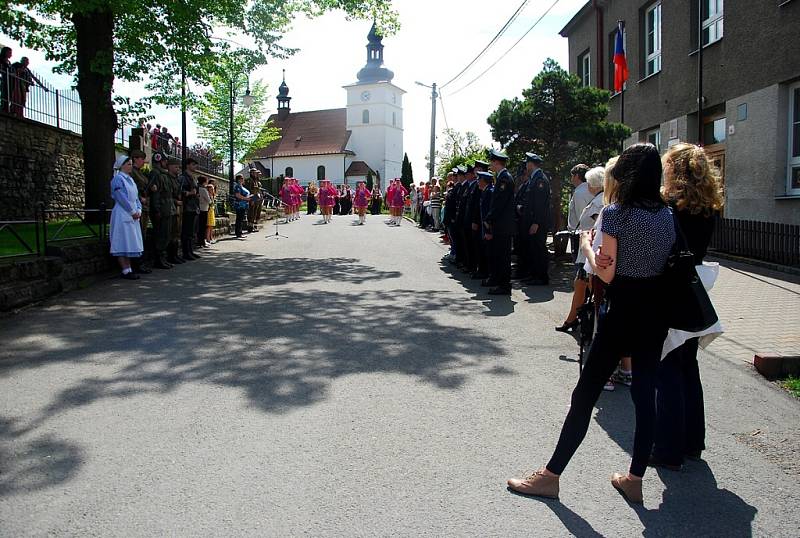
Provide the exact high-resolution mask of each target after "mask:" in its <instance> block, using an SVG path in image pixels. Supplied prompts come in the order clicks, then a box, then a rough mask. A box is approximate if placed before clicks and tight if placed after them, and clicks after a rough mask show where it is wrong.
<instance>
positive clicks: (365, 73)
mask: <svg viewBox="0 0 800 538" xmlns="http://www.w3.org/2000/svg"><path fill="white" fill-rule="evenodd" d="M367 39H368V44H367V64H366V65H365V66H364V68H363V69H361V70H360V71H359V72H358V75H357V79H358V81H357V82H355V83H353V84H349V85H347V86H344V89H345V90H346V91H347V106H346V108H334V109H329V110H312V111H306V112H292V110H291V107H290V104H289V103H290V101H291V99H292V98H291V97H289V87H288V86H287V85H286V80H285V78H284V81H283V82H282V83H281V85H280V88H279V89H278V112H277V114H273V115H271V116H270V118H269V119H270V120H272V122H273V125H274V126H275V127H278V128H280V130H281V138H280V139H278V140H275V141H273V142H272V143H271V144H269V145H268V146H266V147H264V148H261V149H260V150H257V151H255V152H254V153H253V155H252V157H251V159H250V160H251V162H253V164H255V165H256V166H257V167H258V168H260V169H261V170H262V172H263V173H264V174H265V175H266V177H277V176H279V175H284V176H286V177H295V178H298V179H299V180H300V183H301V184H303V185H308V183H309V182H310V181H312V180H316V181H317V182H319V180H321V179H329V180H331V181H332V182H333V183H334V184H336V185H339V184H342V183H344V182H347V183H348V184H350V185H355V183H356V182H357V181H359V180H366V177H367V174H368V173H369V171H372V175H373V178H374V180H375V184H376V185H377V184H378V178H380V184H381V186H382V187H383V186H385V185H386V180H387V178H388V179H392V178H396V177H400V171H401V166H402V163H403V94H404V93H405V91H403V90H402V89H401V88H399V87H397V86H395V85H394V84H392V79H393V78H394V73H392V71H390V70H389V69H387V68H385V67H384V66H383V43H382V38H381V36H379V35H378V34H377V32H376V29H375V25H374V24H373V25H372V29H371V30H370V32H369V35H368V37H367Z"/></svg>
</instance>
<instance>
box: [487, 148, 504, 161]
mask: <svg viewBox="0 0 800 538" xmlns="http://www.w3.org/2000/svg"><path fill="white" fill-rule="evenodd" d="M489 160H490V161H504V162H505V161H507V160H508V155H506V154H505V153H503V152H502V151H498V150H496V149H490V150H489Z"/></svg>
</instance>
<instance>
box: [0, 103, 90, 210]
mask: <svg viewBox="0 0 800 538" xmlns="http://www.w3.org/2000/svg"><path fill="white" fill-rule="evenodd" d="M40 202H42V203H44V204H45V207H46V208H47V209H67V208H82V207H83V205H84V176H83V142H82V140H81V137H80V136H78V135H76V134H75V133H72V132H70V131H65V130H63V129H58V128H55V127H51V126H49V125H44V124H41V123H37V122H34V121H30V120H27V119H21V118H17V117H14V116H9V115H6V114H0V220H9V219H22V218H32V217H33V215H34V209H35V207H36V205H37V204H38V203H40Z"/></svg>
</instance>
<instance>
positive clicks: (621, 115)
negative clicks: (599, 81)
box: [617, 20, 627, 153]
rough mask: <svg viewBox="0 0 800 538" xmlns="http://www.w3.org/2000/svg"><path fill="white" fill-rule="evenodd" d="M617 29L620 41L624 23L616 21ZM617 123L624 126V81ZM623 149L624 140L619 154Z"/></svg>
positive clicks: (620, 94)
mask: <svg viewBox="0 0 800 538" xmlns="http://www.w3.org/2000/svg"><path fill="white" fill-rule="evenodd" d="M617 28H618V30H617V31H618V32H619V33H620V39H622V36H623V34H622V32H623V31H624V29H625V21H623V20H618V21H617ZM624 46H625V43H624V42H623V47H624ZM623 50H624V49H623ZM626 52H627V51H626ZM619 122H620V123H621V124H623V125H625V81H624V80H623V81H622V89H621V90H620V92H619ZM624 149H625V140H623V141H622V142H621V143H620V147H619V151H620V153H622V151H623V150H624Z"/></svg>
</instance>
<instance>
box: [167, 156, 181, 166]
mask: <svg viewBox="0 0 800 538" xmlns="http://www.w3.org/2000/svg"><path fill="white" fill-rule="evenodd" d="M173 164H177V165H178V166H180V165H181V160H180V159H179V158H177V157H170V158H169V160H167V165H168V166H169V165H173Z"/></svg>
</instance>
